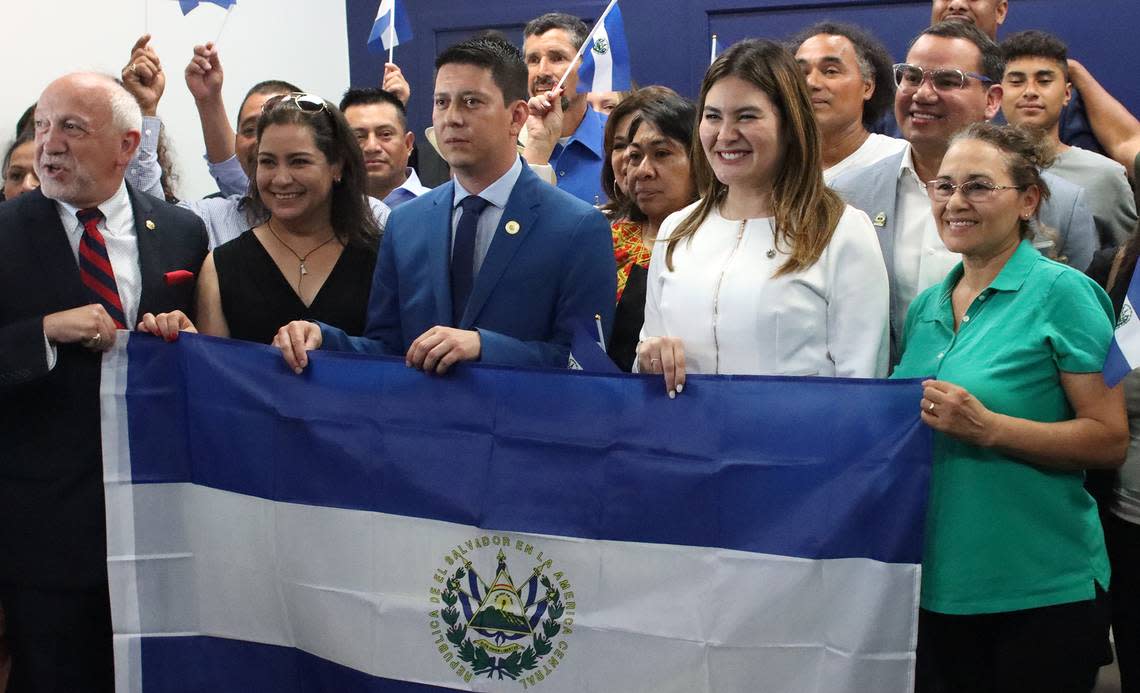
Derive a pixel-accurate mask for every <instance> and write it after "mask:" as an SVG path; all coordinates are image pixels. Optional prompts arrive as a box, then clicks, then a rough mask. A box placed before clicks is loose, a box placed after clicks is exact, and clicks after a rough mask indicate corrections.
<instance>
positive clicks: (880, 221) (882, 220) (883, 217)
mask: <svg viewBox="0 0 1140 693" xmlns="http://www.w3.org/2000/svg"><path fill="white" fill-rule="evenodd" d="M872 223H873V224H874V225H875V226H886V225H887V214H886V212H879V213H878V214H876V215H875V220H874V221H873V222H872Z"/></svg>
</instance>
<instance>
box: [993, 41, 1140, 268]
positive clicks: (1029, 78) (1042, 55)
mask: <svg viewBox="0 0 1140 693" xmlns="http://www.w3.org/2000/svg"><path fill="white" fill-rule="evenodd" d="M1001 48H1002V54H1003V57H1004V58H1005V61H1006V62H1005V76H1004V77H1003V78H1002V83H1001V85H1002V111H1003V112H1004V113H1005V118H1006V120H1008V121H1009V122H1010V123H1013V124H1014V125H1020V126H1021V127H1024V128H1027V129H1030V130H1033V131H1035V132H1036V133H1037V134H1038V136H1039V137H1041V138H1042V139H1043V140H1045V141H1046V142H1048V143H1049V145H1050V146H1051V147H1052V149H1053V151H1054V153H1055V154H1056V157H1057V158H1056V160H1055V161H1054V162H1053V164H1052V165H1051V166H1050V167H1049V171H1050V172H1051V173H1053V174H1055V175H1058V176H1060V177H1061V178H1064V179H1065V180H1067V181H1069V182H1070V183H1073V184H1074V185H1079V186H1081V187H1082V188H1084V190H1085V195H1086V197H1087V200H1088V205H1089V208H1090V209H1091V210H1092V214H1093V219H1094V220H1095V221H1096V228H1097V233H1098V235H1099V241H1100V247H1101V248H1109V247H1115V246H1119V245H1123V244H1124V242H1125V241H1127V240H1128V237H1129V236H1130V235H1131V233H1132V230H1133V229H1134V228H1136V202H1135V201H1134V200H1133V197H1132V189H1131V187H1130V186H1129V185H1128V175H1127V174H1126V173H1125V170H1124V167H1123V166H1121V165H1120V164H1118V163H1116V162H1115V161H1113V160H1112V159H1109V158H1108V157H1105V156H1101V155H1100V154H1097V153H1096V152H1090V151H1088V150H1086V149H1081V148H1080V147H1071V146H1069V145H1067V144H1065V143H1063V142H1062V141H1061V111H1062V110H1063V109H1064V107H1065V105H1066V104H1067V103H1069V101H1070V99H1071V97H1072V87H1071V85H1070V84H1069V66H1068V51H1067V49H1066V47H1065V44H1064V43H1063V42H1062V41H1061V40H1060V39H1059V38H1057V37H1056V36H1053V35H1052V34H1047V33H1045V32H1043V31H1023V32H1021V33H1018V34H1014V35H1013V36H1010V37H1009V38H1008V39H1006V40H1005V41H1004V42H1002V44H1001Z"/></svg>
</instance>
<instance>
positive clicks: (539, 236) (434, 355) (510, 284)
mask: <svg viewBox="0 0 1140 693" xmlns="http://www.w3.org/2000/svg"><path fill="white" fill-rule="evenodd" d="M526 77H527V72H526V65H525V64H524V63H523V61H522V57H521V56H520V55H519V52H518V49H516V48H515V47H513V46H511V45H510V44H509V43H507V42H506V41H502V40H499V39H496V38H486V37H484V38H477V39H472V40H470V41H465V42H464V43H461V44H458V45H456V46H453V47H451V48H449V49H448V50H446V51H444V52H443V54H442V55H440V57H439V58H438V59H437V60H436V79H435V109H434V111H433V114H432V124H433V126H434V128H435V134H436V138H437V141H438V142H439V145H440V147H441V149H442V153H443V155H444V158H446V159H447V161H448V163H450V164H451V170H452V172H453V173H454V180H452V181H450V182H448V183H445V184H444V185H442V186H440V187H438V188H436V189H434V190H432V191H431V192H429V193H426V194H425V195H422V196H421V197H418V198H416V199H415V200H412V201H411V202H408V203H406V204H404V205H402V206H400V207H399V208H398V209H396V210H395V211H393V213H392V216H391V217H389V221H388V226H387V228H386V230H385V234H384V240H383V241H382V242H381V246H380V256H379V259H378V261H377V265H376V274H375V276H374V279H373V283H372V295H371V298H370V300H369V310H368V325H367V327H366V329H365V334H364V336H363V337H348V336H347V335H345V334H344V333H343V332H341V331H340V330H337V329H335V328H331V327H328V326H323V325H318V324H317V323H312V322H304V321H297V322H292V323H290V324H288V325H286V326H285V327H283V328H281V331H280V332H278V334H277V338H276V339H275V341H274V344H276V345H277V346H278V347H279V348H281V350H282V351H283V353H284V356H285V360H286V362H287V363H288V364H289V365H290V366H291V367H292V368H294V369H295V370H297V371H298V372H300V370H301V369H303V368H304V367H305V366H306V365H307V363H308V359H307V356H306V353H305V352H306V351H307V350H310V349H316V348H320V347H321V346H324V347H325V348H331V349H337V350H350V351H361V352H368V353H377V354H404V357H405V360H406V361H407V363H408V365H409V366H413V367H415V368H421V369H423V370H425V371H435V372H440V373H442V372H444V371H446V370H447V369H448V368H450V367H451V366H452V365H453V364H455V363H457V362H459V361H479V360H481V361H485V362H489V363H502V364H515V365H529V366H550V367H565V366H566V364H567V357H568V355H569V344H570V339H571V334H572V332H573V329H574V325H576V324H580V323H581V322H582V321H589V320H591V319H592V318H593V316H594V315H595V314H598V315H601V316H602V322H603V326H604V328H605V330H606V331H607V332H608V330H609V325H610V323H611V321H612V319H613V312H614V296H615V295H616V288H615V284H616V270H615V266H614V257H613V240H612V234H611V232H610V228H609V225H608V224H607V223H606V221H605V219H604V217H602V215H601V214H600V213H599V212H598V211H597V210H595V209H594V208H593V207H591V206H589V205H588V204H586V203H584V202H582V201H581V200H578V199H577V198H575V197H573V196H572V195H570V194H568V193H566V192H564V191H562V190H559V189H557V188H554V187H552V186H550V185H547V184H546V183H544V182H542V181H541V180H540V179H539V178H538V177H537V176H536V175H535V174H534V173H532V172H531V171H530V169H529V168H528V167H527V166H526V164H525V163H524V162H523V161H522V160H521V159H520V158H519V156H518V153H517V150H516V148H515V141H516V139H517V137H518V133H519V130H520V129H521V128H522V127H523V126H524V125H525V123H526V119H527V116H528V108H527V103H526V98H527V91H526Z"/></svg>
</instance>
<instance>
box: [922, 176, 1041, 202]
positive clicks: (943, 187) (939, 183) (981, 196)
mask: <svg viewBox="0 0 1140 693" xmlns="http://www.w3.org/2000/svg"><path fill="white" fill-rule="evenodd" d="M1025 187H1026V186H1024V185H994V184H993V183H986V182H984V181H980V180H968V181H966V182H965V183H951V182H950V181H948V180H946V179H939V180H931V181H927V182H926V194H927V195H930V199H931V200H933V201H935V202H946V201H948V200H949V199H950V198H951V197H954V193H955V192H960V193H962V197H964V198H966V200H967V201H969V202H989V201H990V200H992V199H993V197H994V195H997V194H998V191H1000V190H1024V189H1025Z"/></svg>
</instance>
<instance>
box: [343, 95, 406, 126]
mask: <svg viewBox="0 0 1140 693" xmlns="http://www.w3.org/2000/svg"><path fill="white" fill-rule="evenodd" d="M384 103H386V104H391V105H392V107H393V108H395V109H396V119H397V120H399V121H400V127H401V128H403V129H404V132H407V131H408V109H407V108H405V107H404V102H402V101H400V99H398V98H396V95H395V94H393V93H392V92H390V91H385V90H383V89H379V88H377V87H349V88H348V91H346V92H344V96H342V97H341V99H340V112H341V113H344V112H345V111H347V110H348V109H350V108H352V107H353V106H371V105H373V104H384Z"/></svg>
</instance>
